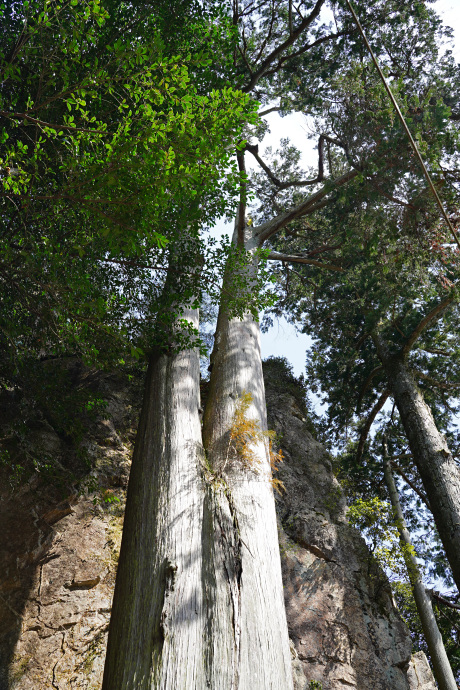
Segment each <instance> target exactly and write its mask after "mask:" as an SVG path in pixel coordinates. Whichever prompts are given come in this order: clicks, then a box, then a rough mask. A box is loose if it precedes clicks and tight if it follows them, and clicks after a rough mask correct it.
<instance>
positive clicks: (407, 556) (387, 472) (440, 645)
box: [383, 441, 457, 690]
mask: <svg viewBox="0 0 460 690" xmlns="http://www.w3.org/2000/svg"><path fill="white" fill-rule="evenodd" d="M383 472H384V476H385V483H386V485H387V488H388V493H389V494H390V501H391V505H392V507H393V513H394V516H395V518H396V525H397V528H398V532H399V539H400V542H401V546H402V553H403V557H404V562H405V564H406V568H407V573H408V575H409V580H410V583H411V587H412V593H413V595H414V600H415V604H416V606H417V612H418V615H419V617H420V621H421V623H422V628H423V634H424V635H425V640H426V644H427V647H428V651H429V653H430V658H431V663H432V664H433V671H434V675H435V678H436V681H437V683H438V686H439V690H457V683H456V681H455V678H454V674H453V672H452V668H451V666H450V663H449V659H448V658H447V654H446V649H445V647H444V642H443V641H442V636H441V633H440V632H439V628H438V624H437V622H436V618H435V616H434V613H433V607H432V605H431V599H430V597H429V596H428V594H427V593H426V590H425V586H424V584H423V579H422V576H421V574H420V569H419V567H418V563H417V559H416V557H415V551H414V547H413V546H412V542H411V538H410V533H409V530H408V529H407V525H406V521H405V519H404V514H403V512H402V508H401V504H400V502H399V494H398V490H397V488H396V484H395V481H394V478H393V474H392V472H391V465H390V460H389V458H388V451H387V447H386V441H384V448H383Z"/></svg>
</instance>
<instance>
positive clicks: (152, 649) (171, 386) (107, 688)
mask: <svg viewBox="0 0 460 690" xmlns="http://www.w3.org/2000/svg"><path fill="white" fill-rule="evenodd" d="M183 318H186V319H188V320H189V321H191V322H192V323H193V324H194V325H195V326H197V325H198V312H197V311H196V310H185V311H184V313H183ZM199 377H200V371H199V359H198V353H197V351H196V350H187V351H184V352H180V353H179V354H171V355H168V354H159V355H154V356H152V358H151V360H150V364H149V368H148V372H147V379H146V387H145V395H144V401H143V406H142V413H141V420H140V425H139V429H138V434H137V439H136V445H135V449H134V456H133V463H132V468H131V473H130V478H129V487H128V495H127V503H126V514H125V522H124V529H123V539H122V545H121V552H120V559H119V567H118V572H117V580H116V586H115V595H114V602H113V608H112V616H111V622H110V631H109V640H108V647H107V658H106V664H105V672H104V680H103V686H102V688H103V690H153V689H157V688H158V689H160V688H161V690H201V689H202V688H203V690H204V688H207V687H209V685H208V684H207V681H206V676H205V665H204V659H205V643H206V639H205V629H204V627H205V622H206V620H205V615H204V600H203V577H202V553H201V543H202V518H203V497H204V491H203V483H202V476H201V474H202V467H201V463H202V460H203V458H202V446H201V428H200V419H199V400H200V398H199Z"/></svg>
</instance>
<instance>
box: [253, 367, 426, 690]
mask: <svg viewBox="0 0 460 690" xmlns="http://www.w3.org/2000/svg"><path fill="white" fill-rule="evenodd" d="M279 376H280V374H279V371H277V369H276V368H273V367H271V366H270V365H267V366H266V367H265V385H266V398H267V407H268V419H269V427H270V428H271V429H274V430H275V431H276V433H277V435H278V436H279V437H280V439H281V441H280V445H281V447H282V450H283V453H284V462H283V463H282V464H281V465H280V470H279V474H278V477H279V479H280V480H282V482H283V483H284V485H285V489H286V490H285V491H284V492H283V493H281V494H280V495H278V497H277V510H278V516H279V521H280V547H281V555H282V567H283V581H284V589H285V603H286V612H287V618H288V625H289V633H290V638H291V641H292V644H293V647H294V649H295V654H294V677H295V682H296V690H304V689H305V688H308V687H309V682H310V681H317V682H319V683H321V687H322V690H342V689H343V690H345V689H346V688H347V689H350V688H357V689H358V690H408V688H418V687H419V686H417V685H413V681H412V680H411V678H412V676H413V673H414V671H413V669H414V668H415V667H413V666H411V667H410V669H411V671H410V674H409V675H408V671H409V664H410V661H411V641H410V637H409V632H408V630H407V627H406V625H405V624H404V623H403V621H402V620H401V618H400V616H399V614H398V612H397V611H396V609H395V607H394V605H393V601H392V596H391V590H390V587H389V584H388V581H387V579H386V577H385V576H384V574H383V573H382V572H381V571H380V570H379V569H378V568H377V567H376V566H375V564H374V563H373V562H372V561H371V559H370V557H369V552H368V550H367V547H366V545H365V543H364V541H363V539H362V538H361V537H360V535H359V534H358V532H357V531H356V530H354V529H353V528H351V527H350V526H349V525H348V523H347V520H346V503H345V499H344V496H343V493H342V490H341V488H340V485H339V483H338V482H337V480H336V479H335V477H334V474H333V472H332V466H331V461H330V458H329V456H328V454H327V452H326V451H325V449H324V448H323V446H321V444H319V443H318V442H317V441H316V440H315V439H314V438H313V436H312V434H311V433H310V431H309V428H308V422H307V421H306V420H305V418H304V414H305V413H304V412H303V410H302V406H301V403H300V402H299V401H298V399H296V396H295V391H292V390H289V386H286V385H283V384H282V381H280V379H279ZM425 661H426V659H425ZM299 666H301V669H302V672H303V677H302V676H301V674H300V673H299ZM424 670H428V672H429V674H431V671H430V669H429V667H428V666H427V667H424ZM422 687H423V688H425V686H420V688H422ZM435 687H436V686H435V684H434V681H433V679H432V676H431V685H427V686H426V690H428V688H429V689H430V690H434V689H435Z"/></svg>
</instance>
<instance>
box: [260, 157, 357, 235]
mask: <svg viewBox="0 0 460 690" xmlns="http://www.w3.org/2000/svg"><path fill="white" fill-rule="evenodd" d="M358 174H359V173H358V171H357V170H349V171H348V172H346V173H345V174H344V175H341V176H340V177H339V178H337V179H336V180H333V181H332V182H331V181H328V182H327V183H326V184H325V185H324V187H323V188H322V189H320V190H319V191H317V192H315V193H314V194H312V195H311V196H309V197H308V198H307V199H305V200H304V201H302V202H301V203H300V204H298V205H297V206H294V207H293V208H291V209H289V211H285V212H284V213H280V214H279V215H278V216H276V217H275V218H272V220H269V221H267V222H266V223H263V224H262V225H259V226H258V227H256V228H254V235H255V237H257V238H258V240H259V245H262V244H263V243H264V242H265V241H266V240H268V239H269V238H270V237H272V236H273V235H275V234H276V233H277V232H279V231H280V230H282V228H284V227H285V226H286V225H288V223H290V222H291V221H293V220H295V219H296V218H301V217H302V216H304V215H307V214H308V213H313V212H314V211H316V210H317V209H319V208H322V207H323V206H326V205H327V204H328V203H329V199H325V197H327V196H328V194H330V193H331V192H332V191H334V190H335V189H338V188H339V187H341V186H342V185H344V184H346V183H347V182H350V180H352V179H353V178H355V177H356V176H357V175H358Z"/></svg>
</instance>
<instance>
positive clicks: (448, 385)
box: [414, 369, 460, 390]
mask: <svg viewBox="0 0 460 690" xmlns="http://www.w3.org/2000/svg"><path fill="white" fill-rule="evenodd" d="M414 372H415V373H416V375H417V376H419V377H420V378H421V379H423V380H424V381H427V382H428V383H431V384H432V385H433V386H437V387H438V388H443V389H444V390H455V389H457V390H458V389H459V388H460V383H443V382H442V381H438V380H437V379H434V378H433V377H432V376H428V375H427V374H424V373H423V372H422V371H418V370H417V369H414Z"/></svg>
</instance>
